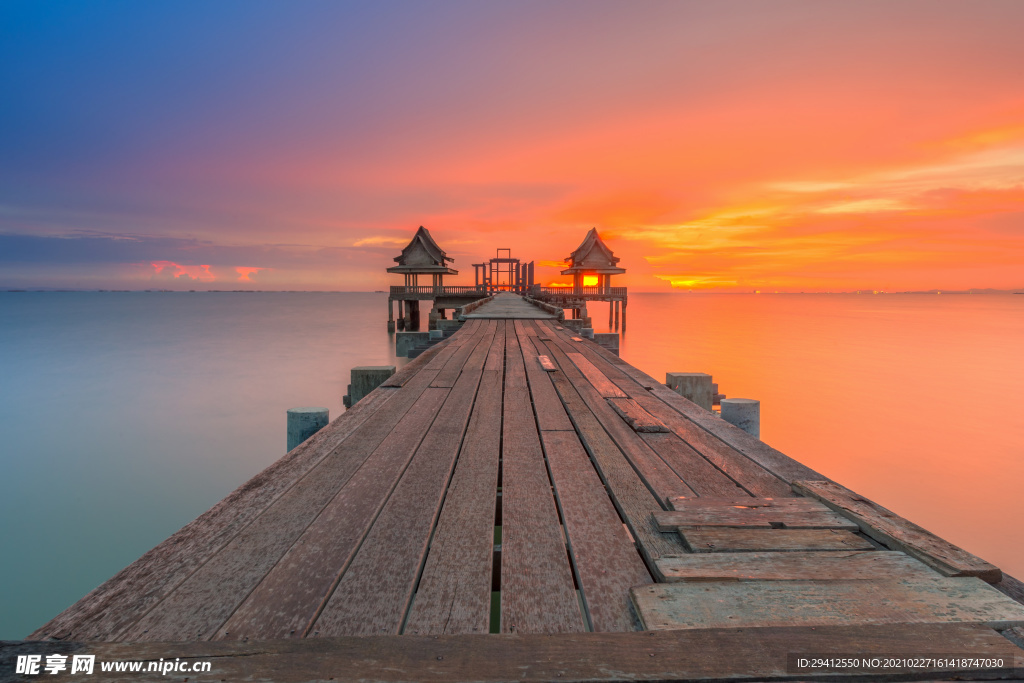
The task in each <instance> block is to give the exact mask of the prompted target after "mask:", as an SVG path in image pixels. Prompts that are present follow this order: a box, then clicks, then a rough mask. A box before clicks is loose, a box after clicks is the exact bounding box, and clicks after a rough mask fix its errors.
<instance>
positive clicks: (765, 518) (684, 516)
mask: <svg viewBox="0 0 1024 683" xmlns="http://www.w3.org/2000/svg"><path fill="white" fill-rule="evenodd" d="M749 500H751V501H752V502H753V504H751V505H744V504H743V503H742V502H737V501H736V500H735V499H714V498H707V499H706V498H686V499H680V498H674V499H672V501H671V504H672V505H674V506H675V510H668V511H661V510H659V511H657V512H655V513H654V521H655V523H656V524H657V525H658V528H659V529H660V530H661V531H674V530H675V529H677V528H679V527H688V526H703V527H710V526H715V527H745V528H757V527H760V528H763V529H772V528H785V529H848V530H850V531H856V530H857V528H858V527H857V525H856V524H855V523H854V522H851V521H850V520H849V519H847V518H846V517H843V516H842V515H840V514H837V513H836V512H833V511H832V510H830V509H829V508H827V507H825V506H824V505H822V504H821V503H819V502H818V501H816V500H814V499H811V498H790V499H785V498H783V499H779V500H791V501H793V503H794V504H792V505H779V506H775V505H761V504H759V503H765V502H768V503H771V502H772V501H773V499H765V498H751V499H749ZM796 503H799V505H797V504H796Z"/></svg>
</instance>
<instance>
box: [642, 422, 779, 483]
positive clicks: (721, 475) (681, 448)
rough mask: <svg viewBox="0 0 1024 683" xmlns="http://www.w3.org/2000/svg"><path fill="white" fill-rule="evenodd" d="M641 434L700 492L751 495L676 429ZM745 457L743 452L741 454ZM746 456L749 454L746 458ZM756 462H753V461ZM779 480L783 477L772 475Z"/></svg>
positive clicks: (656, 451) (684, 479)
mask: <svg viewBox="0 0 1024 683" xmlns="http://www.w3.org/2000/svg"><path fill="white" fill-rule="evenodd" d="M640 438H642V439H643V440H644V443H646V444H647V445H648V446H650V447H651V450H653V451H654V452H655V453H657V454H658V455H659V456H660V457H661V459H662V460H664V461H665V463H666V464H667V465H668V466H669V467H671V468H672V469H673V470H674V471H675V472H676V474H678V475H679V477H680V479H682V480H683V481H684V482H686V485H687V486H689V487H690V488H691V489H693V491H694V493H696V494H697V495H698V496H702V497H703V496H711V497H739V496H746V497H748V498H749V497H750V494H749V493H747V491H746V490H745V489H743V488H742V487H741V486H740V485H739V484H738V483H736V481H735V480H734V479H732V478H731V477H730V476H729V475H727V474H726V473H725V472H723V471H722V470H720V469H718V468H717V467H715V466H714V465H712V464H711V462H710V461H709V460H708V459H706V458H704V457H702V456H701V455H700V453H698V452H697V451H695V450H693V448H691V447H690V445H689V444H688V443H686V442H685V441H683V440H682V439H680V438H679V436H678V435H676V434H675V433H672V432H669V433H667V434H662V433H654V434H641V435H640ZM738 457H741V458H742V457H743V456H738ZM744 460H745V458H744ZM750 464H751V465H753V463H750ZM771 478H772V479H773V480H775V481H777V482H778V483H780V484H781V483H782V481H781V480H779V479H775V478H774V477H771Z"/></svg>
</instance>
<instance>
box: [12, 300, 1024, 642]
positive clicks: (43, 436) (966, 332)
mask: <svg viewBox="0 0 1024 683" xmlns="http://www.w3.org/2000/svg"><path fill="white" fill-rule="evenodd" d="M591 315H592V316H593V317H594V319H595V323H597V327H598V330H599V331H601V330H602V328H603V327H604V323H605V322H606V321H607V309H606V308H605V307H604V306H602V305H595V306H592V307H591ZM386 316H387V313H386V295H384V294H330V293H322V294H321V293H252V294H246V293H155V292H154V293H32V292H29V293H0V542H2V548H3V551H2V552H0V586H2V588H0V638H21V637H24V636H25V635H26V634H27V633H29V632H30V631H32V630H33V629H35V628H36V627H38V626H40V625H41V624H43V623H44V622H45V621H47V620H48V619H49V618H50V617H52V616H53V615H55V614H57V613H58V612H60V611H61V610H62V609H64V608H65V607H67V606H68V605H69V604H71V603H73V602H74V601H76V600H77V599H78V598H80V597H81V596H83V595H84V594H85V593H87V592H88V591H89V590H91V589H92V588H94V587H95V586H97V585H98V584H100V583H102V582H103V581H104V580H105V579H107V578H109V577H110V576H112V575H113V574H114V573H116V572H117V571H118V570H119V569H121V568H122V567H124V566H125V565H127V564H129V563H130V562H132V561H133V560H135V559H136V558H137V557H139V556H140V555H141V554H142V553H144V552H145V551H146V550H148V549H149V548H151V547H153V546H154V545H156V544H157V543H159V542H160V541H162V540H163V539H164V538H166V537H167V536H169V535H170V534H171V533H173V532H174V531H176V530H177V529H178V528H180V527H181V526H182V525H184V524H186V523H187V522H189V521H190V520H191V519H193V518H194V517H196V516H197V515H199V514H200V513H202V512H203V511H204V510H206V509H207V508H209V507H210V506H211V505H213V504H214V503H216V502H217V501H218V500H220V499H221V498H222V497H223V496H225V495H226V494H227V493H229V492H230V491H231V490H233V489H234V488H235V487H236V486H238V485H239V484H241V483H242V482H244V481H245V480H246V479H248V478H249V477H250V476H252V475H253V474H255V473H256V472H258V471H259V470H261V469H262V468H264V467H265V466H267V465H268V464H270V463H271V462H273V461H274V460H275V459H277V458H278V457H280V456H281V455H283V453H284V450H285V411H286V410H287V409H288V408H289V407H293V406H300V405H323V406H327V407H328V408H330V411H331V415H332V417H333V416H336V415H338V414H339V413H340V411H341V410H342V408H341V396H342V394H344V393H345V385H346V384H347V382H348V373H349V369H350V368H351V367H352V366H355V365H385V364H398V365H401V364H402V363H403V362H405V360H404V359H399V360H397V361H396V359H395V358H394V355H393V345H392V343H391V342H390V338H389V335H388V334H387V331H386V325H385V321H386V319H387V317H386ZM1021 349H1024V296H1013V295H1002V296H999V295H989V296H978V295H956V296H949V295H806V296H801V295H770V296H766V295H760V296H757V295H706V294H672V295H668V294H666V295H659V294H648V295H643V294H636V295H632V296H631V297H630V302H629V330H628V333H627V335H626V337H625V339H624V340H623V344H622V356H623V357H624V358H625V359H626V360H628V361H630V362H631V363H633V364H634V365H637V366H638V367H640V368H642V369H643V370H645V371H647V372H648V373H650V374H651V375H653V376H654V377H656V378H659V379H663V378H664V374H665V372H666V371H680V372H709V373H711V374H713V375H714V377H715V381H716V382H718V384H719V387H720V391H722V392H723V393H725V394H727V395H728V396H732V397H746V398H757V399H760V400H761V410H762V427H761V433H762V438H763V439H764V440H765V441H767V442H768V443H770V444H772V445H773V446H775V447H776V448H779V449H780V450H782V451H784V452H786V453H788V454H789V455H791V456H793V457H795V458H797V459H799V460H801V461H802V462H804V463H806V464H808V465H810V466H811V467H813V468H815V469H817V470H818V471H820V472H822V473H824V474H826V475H828V476H831V477H833V478H835V479H837V480H839V481H840V482H842V483H844V484H846V485H847V486H849V487H851V488H853V489H855V490H857V491H858V492H860V493H862V494H864V495H867V496H869V497H871V498H873V499H875V500H877V501H878V502H880V503H882V504H884V505H886V506H888V507H890V508H892V509H893V510H895V511H896V512H898V513H900V514H903V515H905V516H907V517H909V518H910V519H912V520H914V521H915V522H918V523H919V524H922V525H923V526H925V527H927V528H929V529H931V530H933V531H935V532H937V533H939V534H940V535H942V536H945V537H946V538H948V539H950V540H952V541H953V542H955V543H958V544H960V545H962V546H964V547H965V548H967V549H968V550H971V551H972V552H975V553H977V554H979V555H981V556H982V557H984V558H986V559H988V560H990V561H992V562H994V563H996V564H997V565H999V566H1001V567H1003V568H1004V569H1005V570H1007V571H1008V572H1009V573H1011V574H1014V575H1016V576H1018V577H1020V578H1024V542H1022V541H1024V539H1022V535H1021V532H1020V527H1021V522H1022V521H1024V512H1022V508H1021V505H1020V482H1021V481H1024V410H1021V408H1020V405H1019V398H1018V397H1019V395H1020V392H1021V390H1022V388H1024V360H1022V354H1021Z"/></svg>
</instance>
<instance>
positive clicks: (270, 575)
mask: <svg viewBox="0 0 1024 683" xmlns="http://www.w3.org/2000/svg"><path fill="white" fill-rule="evenodd" d="M71 570H72V569H71V568H70V566H69V569H68V571H71ZM1022 588H1024V586H1022V584H1021V583H1020V582H1018V581H1016V580H1015V579H1013V578H1011V577H1008V576H1005V575H1003V574H1002V573H1001V572H1000V571H999V569H998V568H996V567H994V566H992V565H991V564H989V563H987V562H985V561H983V560H981V559H979V558H977V557H974V556H973V555H970V554H969V553H967V552H965V551H963V550H962V549H959V548H956V547H955V546H952V545H951V544H949V543H948V542H946V541H944V540H942V539H940V538H938V537H936V536H934V535H932V534H930V533H929V532H927V531H926V530H924V529H921V528H920V527H916V526H915V525H913V524H911V523H910V522H908V521H906V520H903V519H902V518H899V517H898V516H896V515H894V514H893V513H891V512H889V511H888V510H885V509H884V508H881V507H880V506H877V505H875V504H873V503H872V502H870V501H868V500H866V499H864V498H862V497H860V496H858V495H856V494H854V493H853V492H850V491H848V490H847V489H845V488H843V487H842V486H840V485H838V484H836V483H834V482H830V481H829V480H828V479H827V478H826V477H824V476H822V475H820V474H818V473H816V472H814V471H813V470H811V469H809V468H808V467H806V466H804V465H802V464H801V463H799V462H797V461H795V460H793V459H791V458H789V457H787V456H786V455H784V454H782V453H780V452H779V451H777V450H775V449H773V448H771V447H770V446H768V445H767V444H765V443H763V442H762V441H759V440H758V439H755V438H754V437H751V436H750V435H748V434H747V433H745V432H743V431H742V430H740V429H738V428H736V427H733V426H732V425H730V424H728V423H726V422H724V421H723V420H721V419H720V418H719V417H717V416H715V415H714V414H712V413H711V412H708V411H706V410H704V409H703V408H700V407H698V406H696V405H695V404H693V403H691V402H690V401H688V400H686V399H685V398H683V397H681V396H679V395H678V394H676V393H674V392H673V391H671V390H669V389H668V388H667V387H666V386H665V385H663V384H661V383H659V382H658V381H656V380H655V379H653V378H651V377H649V376H648V375H646V374H644V373H643V372H641V371H640V370H638V369H637V368H635V367H633V366H631V365H629V364H628V363H626V362H625V361H624V360H622V359H620V358H619V357H617V356H615V355H614V354H611V353H609V352H607V351H605V350H604V349H603V348H601V347H600V346H598V345H596V344H594V343H593V342H590V341H588V340H586V339H583V338H581V337H578V336H575V333H574V332H573V331H572V330H570V329H569V328H566V327H563V326H562V325H561V324H560V323H559V322H558V321H557V320H554V319H553V318H552V316H550V315H548V314H546V313H544V312H543V311H541V310H540V309H538V308H535V307H533V306H531V305H529V304H527V303H526V302H524V301H523V300H521V299H520V298H518V297H512V296H511V295H506V296H498V297H496V298H495V299H494V300H493V301H490V302H488V303H486V304H484V305H482V306H480V307H479V308H477V309H476V310H475V311H474V314H473V315H471V316H468V319H467V321H466V322H465V323H464V325H463V326H462V328H461V329H459V330H458V331H457V332H456V333H455V334H454V335H453V336H451V337H450V338H447V339H445V340H444V341H443V342H442V343H440V344H437V345H436V346H434V347H432V348H431V349H430V350H429V351H426V352H425V353H423V354H422V355H420V356H419V357H418V358H416V359H415V360H413V361H411V362H410V363H408V364H407V365H406V366H404V367H403V368H401V369H400V370H399V372H398V373H397V374H395V375H394V376H392V377H391V378H390V379H389V380H388V381H386V382H385V383H384V384H383V385H381V386H380V387H378V388H377V389H376V390H374V391H373V392H372V393H370V394H369V395H367V396H366V397H365V398H363V399H362V400H361V401H359V403H358V404H356V405H355V406H354V407H353V408H352V409H350V410H349V411H347V412H346V413H344V414H343V415H342V416H341V417H339V418H337V419H336V420H334V421H333V422H332V423H331V424H330V425H329V426H328V427H326V428H325V429H323V430H322V431H320V432H319V433H318V434H316V435H315V436H314V437H313V438H311V439H310V440H309V441H307V442H306V443H304V444H302V445H301V446H299V447H298V448H296V449H295V450H293V451H292V452H290V453H289V454H288V455H287V456H285V457H284V458H282V459H281V460H280V461H278V462H277V463H275V464H274V465H272V466H271V467H269V468H268V469H267V470H265V471H264V472H262V473H260V474H259V475H257V476H256V477H255V478H253V479H252V480H251V481H249V482H247V483H246V484H244V485H243V486H241V487H240V488H239V489H237V490H236V491H235V492H233V493H232V494H231V495H229V496H228V497H227V498H225V499H224V500H223V501H221V502H220V503H218V504H217V505H216V506H215V507H213V508H212V509H211V510H209V511H208V512H206V513H205V514H204V515H202V516H201V517H199V518H198V519H196V520H195V521H193V522H192V523H190V524H189V525H187V526H186V527H184V528H183V529H182V530H181V531H179V532H178V533H176V534H175V535H174V536H172V537H170V538H169V539H167V540H166V541H164V542H163V543H161V544H160V545H159V546H157V547H156V548H154V549H153V550H151V551H150V552H148V553H147V554H146V555H144V556H143V557H142V558H140V559H139V560H138V561H137V562H135V563H134V564H132V565H130V566H128V567H127V568H125V569H124V570H123V571H121V572H120V573H119V574H117V575H116V576H114V577H113V578H112V579H110V580H109V581H107V582H106V583H104V584H103V585H102V586H100V587H99V588H97V589H96V590H94V591H93V592H91V593H90V594H88V595H87V596H85V597H84V598H82V600H80V601H79V602H77V603H76V604H74V605H72V606H71V607H69V608H68V609H67V610H65V611H64V612H63V613H61V614H60V615H58V616H57V617H56V618H54V619H53V620H52V621H50V622H49V623H47V624H45V625H44V626H42V627H41V628H39V629H38V630H37V631H35V632H34V633H32V634H31V635H30V636H29V641H26V642H20V643H12V644H7V645H5V646H4V652H3V657H4V662H5V665H6V664H7V663H10V662H11V661H13V658H14V656H15V655H17V654H25V653H39V654H44V655H45V654H51V653H54V652H56V653H64V654H70V653H76V652H83V653H89V654H95V655H97V656H98V657H99V658H100V659H122V660H123V659H149V660H155V659H158V658H163V659H164V660H171V659H174V658H176V657H181V658H184V659H190V660H212V661H213V672H212V674H211V675H210V677H209V680H279V681H307V680H328V679H330V680H361V681H374V680H379V681H408V680H416V681H506V680H517V681H519V680H525V681H548V680H559V681H583V680H588V681H589V680H600V681H619V680H683V681H686V680H702V681H703V680H836V678H837V677H839V678H841V679H842V680H865V681H875V680H925V679H927V680H948V679H952V678H956V679H958V680H963V679H993V678H995V679H1012V678H1014V677H1017V676H1022V675H1024V649H1021V646H1024V629H1021V627H1024V605H1022V604H1021V602H1022V601H1024V590H1022ZM33 641H47V642H33ZM828 655H831V656H842V657H867V656H878V657H895V656H900V655H902V656H914V657H917V658H921V659H928V661H932V662H933V663H932V664H931V665H924V666H923V667H917V668H912V667H907V666H902V667H901V666H893V667H890V668H887V669H884V670H879V669H876V670H872V671H869V672H864V671H853V672H852V673H851V671H849V670H842V669H840V670H839V671H838V673H837V672H836V670H835V669H833V670H829V671H825V670H817V669H808V668H804V669H801V668H799V665H798V662H797V661H796V660H795V659H794V657H798V656H806V657H813V656H828ZM953 656H955V657H960V658H964V657H967V656H970V657H974V658H977V659H978V660H979V661H984V662H987V663H983V664H978V663H977V662H975V663H972V662H970V661H966V660H964V659H956V660H955V661H954V660H947V659H946V658H948V657H953ZM994 662H999V663H998V664H995V663H994ZM6 671H7V670H5V671H4V672H0V676H2V675H4V673H6ZM117 676H121V677H122V678H123V679H124V680H131V681H145V680H171V679H173V676H172V677H165V676H161V675H160V674H159V673H155V674H153V673H150V674H145V673H141V674H140V673H130V674H117V675H115V674H99V673H97V675H95V676H91V677H83V680H116V679H117ZM36 678H39V677H25V678H24V680H35V679H36ZM47 678H48V677H47ZM180 678H181V676H179V677H178V680H180ZM19 680H20V679H19ZM54 680H57V679H56V678H55V679H54ZM62 680H63V679H62ZM189 680H198V681H201V680H207V679H206V678H203V677H202V676H195V677H193V678H190V679H189Z"/></svg>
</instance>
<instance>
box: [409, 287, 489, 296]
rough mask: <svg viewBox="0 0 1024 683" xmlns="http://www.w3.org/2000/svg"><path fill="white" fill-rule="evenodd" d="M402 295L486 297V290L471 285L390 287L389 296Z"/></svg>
mask: <svg viewBox="0 0 1024 683" xmlns="http://www.w3.org/2000/svg"><path fill="white" fill-rule="evenodd" d="M402 295H413V296H415V295H426V296H476V295H479V296H487V288H486V287H484V286H482V285H481V286H480V287H474V286H473V285H443V286H437V287H435V286H433V285H415V286H412V285H410V286H408V287H404V286H401V285H399V286H392V287H391V296H402Z"/></svg>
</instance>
